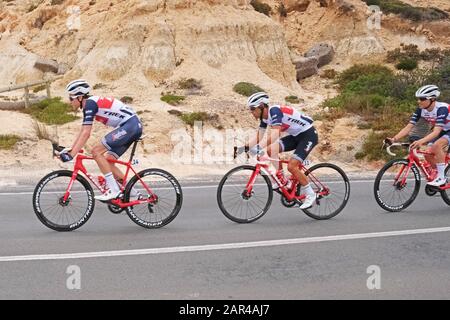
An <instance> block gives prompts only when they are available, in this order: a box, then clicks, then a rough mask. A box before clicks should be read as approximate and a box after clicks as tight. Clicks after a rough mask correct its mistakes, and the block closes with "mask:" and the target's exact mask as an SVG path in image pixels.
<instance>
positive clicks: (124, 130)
mask: <svg viewBox="0 0 450 320" xmlns="http://www.w3.org/2000/svg"><path fill="white" fill-rule="evenodd" d="M141 135H142V125H141V123H140V121H139V120H138V119H137V117H133V118H131V119H130V120H128V121H127V122H126V123H125V124H123V125H122V126H120V127H118V128H116V129H114V130H113V131H111V132H110V133H108V134H107V135H106V136H105V137H104V138H103V139H102V145H101V147H103V148H99V151H102V152H98V154H96V155H94V153H93V156H94V159H95V160H96V162H97V163H98V164H99V167H100V170H101V171H102V172H103V173H104V174H105V179H107V181H108V179H109V181H110V182H109V183H108V187H110V188H111V187H112V189H111V191H112V192H113V193H114V192H117V193H118V192H120V188H119V186H118V184H117V182H116V181H115V179H114V178H121V179H123V173H122V172H121V171H120V170H119V169H118V168H117V167H116V166H115V165H113V164H111V163H109V162H108V160H107V158H106V157H105V156H104V154H105V152H107V153H108V157H111V156H112V157H114V158H116V159H119V158H120V157H121V156H122V155H123V154H124V153H125V152H126V151H127V150H128V148H129V147H130V146H131V145H132V143H133V142H134V141H136V140H137V139H139V137H140V136H141ZM94 149H95V148H94ZM105 162H106V163H105ZM106 170H109V171H107V172H105V171H106ZM107 174H108V177H109V174H110V176H111V178H112V180H114V182H113V181H112V180H111V178H107ZM117 189H118V190H119V191H117Z"/></svg>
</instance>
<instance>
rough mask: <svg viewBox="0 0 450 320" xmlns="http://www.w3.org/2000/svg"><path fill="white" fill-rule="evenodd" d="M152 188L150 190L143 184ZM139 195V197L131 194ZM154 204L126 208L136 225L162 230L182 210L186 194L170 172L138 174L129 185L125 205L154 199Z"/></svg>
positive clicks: (143, 172)
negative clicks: (134, 201) (184, 194)
mask: <svg viewBox="0 0 450 320" xmlns="http://www.w3.org/2000/svg"><path fill="white" fill-rule="evenodd" d="M139 177H140V179H141V180H142V181H143V182H144V183H145V185H146V186H147V187H148V188H150V190H151V193H149V192H148V191H147V189H146V188H145V187H144V184H142V182H141V181H140V180H139ZM133 192H136V193H137V195H136V196H132V193H133ZM152 197H154V198H155V200H154V201H151V202H148V203H142V204H139V205H135V206H132V207H127V208H126V209H125V210H126V211H127V214H128V216H129V217H130V219H131V220H133V222H135V223H136V224H138V225H140V226H141V227H144V228H147V229H156V228H161V227H163V226H165V225H167V224H168V223H170V222H171V221H172V220H173V219H175V217H176V216H177V215H178V213H179V212H180V210H181V206H182V204H183V192H182V191H181V186H180V184H179V183H178V181H177V179H175V177H174V176H172V175H171V174H170V173H169V172H167V171H164V170H161V169H146V170H143V171H141V172H139V173H138V174H137V175H136V176H134V177H133V178H131V180H130V181H129V182H128V183H127V186H126V188H125V193H124V202H130V200H131V201H133V200H137V199H139V200H142V199H151V198H152Z"/></svg>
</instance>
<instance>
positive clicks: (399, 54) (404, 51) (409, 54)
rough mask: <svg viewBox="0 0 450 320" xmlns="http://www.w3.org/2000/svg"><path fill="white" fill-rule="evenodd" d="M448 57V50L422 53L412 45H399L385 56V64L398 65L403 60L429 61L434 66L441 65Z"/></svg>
mask: <svg viewBox="0 0 450 320" xmlns="http://www.w3.org/2000/svg"><path fill="white" fill-rule="evenodd" d="M448 56H450V49H444V50H442V49H440V48H431V49H425V50H423V51H420V50H419V47H418V46H417V45H414V44H409V45H404V44H401V47H400V48H396V49H394V50H391V51H388V52H387V55H386V62H389V63H399V62H401V61H404V60H410V59H411V60H416V61H422V60H423V61H430V62H434V63H436V64H438V63H442V62H443V61H444V59H445V57H448Z"/></svg>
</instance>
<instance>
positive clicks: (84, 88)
mask: <svg viewBox="0 0 450 320" xmlns="http://www.w3.org/2000/svg"><path fill="white" fill-rule="evenodd" d="M66 90H67V92H68V93H69V95H70V96H72V97H81V96H84V95H87V94H89V92H90V91H91V86H90V85H89V83H87V82H86V80H84V79H78V80H74V81H72V82H70V83H69V84H68V85H67V87H66Z"/></svg>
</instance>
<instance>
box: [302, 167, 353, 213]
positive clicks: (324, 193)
mask: <svg viewBox="0 0 450 320" xmlns="http://www.w3.org/2000/svg"><path fill="white" fill-rule="evenodd" d="M305 174H306V175H307V176H308V179H309V182H310V185H311V186H312V188H313V190H314V191H315V193H316V196H317V199H316V203H315V204H314V205H313V206H312V207H311V208H309V209H304V210H303V212H304V213H305V214H306V215H307V216H309V217H310V218H313V219H316V220H326V219H330V218H333V217H334V216H336V215H337V214H338V213H339V212H341V211H342V210H343V209H344V208H345V206H346V205H347V202H348V199H349V197H350V183H349V180H348V177H347V175H346V174H345V172H344V171H343V170H342V169H341V168H339V167H338V166H336V165H334V164H331V163H319V164H317V165H315V166H312V167H311V168H309V169H308V170H307V171H306V172H305Z"/></svg>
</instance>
